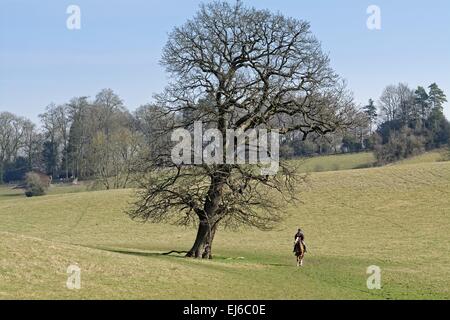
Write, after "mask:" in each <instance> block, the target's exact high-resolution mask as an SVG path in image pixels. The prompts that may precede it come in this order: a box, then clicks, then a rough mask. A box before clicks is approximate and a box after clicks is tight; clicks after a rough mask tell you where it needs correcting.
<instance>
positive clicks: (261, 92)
mask: <svg viewBox="0 0 450 320" xmlns="http://www.w3.org/2000/svg"><path fill="white" fill-rule="evenodd" d="M162 64H163V65H164V66H165V67H166V69H167V71H168V73H169V74H170V76H171V82H170V84H169V85H168V86H167V88H166V89H165V91H164V92H163V93H162V94H160V95H158V96H157V102H156V103H157V105H158V106H159V108H161V109H163V110H165V112H164V113H162V114H163V115H162V114H161V115H160V124H164V125H160V129H161V130H160V132H159V134H155V138H154V143H156V144H158V148H157V149H155V148H152V150H157V152H153V153H151V154H149V155H148V156H147V157H145V158H144V159H143V161H142V162H141V163H140V165H139V166H137V169H136V170H137V171H138V173H139V174H138V175H137V176H139V179H138V180H139V186H140V191H139V192H138V200H137V201H136V203H135V206H134V207H133V209H132V210H131V211H130V212H129V214H130V216H131V217H132V218H133V219H136V220H140V221H144V222H146V221H151V222H161V221H178V222H181V223H184V224H187V223H190V222H198V231H197V236H196V239H195V241H194V244H193V246H192V248H191V249H190V250H189V252H188V253H187V256H188V257H201V256H203V257H204V258H210V257H211V246H212V242H213V239H214V235H215V232H216V230H217V227H218V225H219V223H221V224H223V225H225V226H230V227H238V226H240V225H249V226H253V227H257V228H259V229H262V230H267V229H270V228H271V227H273V225H274V224H275V223H276V222H278V221H279V220H280V219H282V218H283V205H286V204H289V203H291V202H292V201H295V199H296V193H297V192H296V188H295V186H296V185H297V182H296V180H297V178H298V175H296V174H295V170H294V168H290V167H289V163H281V164H280V171H279V173H278V174H277V175H275V176H267V175H261V174H260V171H259V169H258V168H255V166H251V165H240V164H229V163H228V164H226V163H225V161H224V163H225V164H207V163H202V164H197V165H185V164H179V165H176V164H174V163H173V162H172V160H171V149H170V148H171V145H170V143H167V141H168V140H169V141H170V133H171V132H172V131H173V130H174V129H176V128H187V129H190V130H192V127H193V123H194V121H202V122H203V123H204V125H205V127H208V128H214V129H217V130H219V131H220V133H221V134H222V136H223V137H225V136H226V134H227V130H235V131H237V130H241V131H242V132H246V131H247V130H251V129H258V128H266V129H269V130H270V129H277V130H279V132H280V133H281V134H288V133H290V132H298V133H299V134H300V135H301V136H302V138H303V139H306V138H307V137H308V135H310V134H312V133H314V134H320V135H325V134H327V133H330V132H333V131H335V130H337V129H339V128H342V127H345V126H349V125H350V124H351V122H352V114H353V111H354V105H353V99H352V97H351V95H350V94H349V93H348V91H347V90H346V88H345V84H344V83H343V81H341V79H340V78H339V77H338V75H336V74H335V72H334V71H333V70H332V69H331V67H330V65H329V58H328V56H327V55H326V54H324V53H323V52H322V50H321V46H320V42H319V41H318V40H317V39H316V38H315V37H314V36H313V34H312V33H311V31H310V25H309V24H308V23H307V22H305V21H300V20H296V19H293V18H287V17H285V16H283V15H281V14H273V13H271V12H269V11H267V10H256V9H254V8H247V7H244V6H243V5H242V4H241V2H237V3H236V4H234V5H231V4H229V3H226V2H213V3H210V4H205V5H202V6H201V7H200V10H199V12H198V13H197V14H196V16H195V17H194V18H193V19H191V20H188V21H187V22H186V23H185V24H184V25H183V26H181V27H177V28H175V29H174V30H173V32H172V33H171V34H170V36H169V40H168V42H167V44H166V46H165V49H164V53H163V57H162ZM224 140H225V139H224ZM223 149H224V150H225V149H226V143H225V141H223ZM234 152H236V150H235V151H234ZM235 156H236V155H235ZM223 157H224V158H225V154H224V155H223ZM207 243H208V250H207V251H205V252H203V248H204V246H205V244H207Z"/></svg>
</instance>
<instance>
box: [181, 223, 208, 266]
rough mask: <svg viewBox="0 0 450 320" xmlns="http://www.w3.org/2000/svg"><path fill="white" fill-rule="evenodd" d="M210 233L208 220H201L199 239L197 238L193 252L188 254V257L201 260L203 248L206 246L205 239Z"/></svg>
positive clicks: (198, 232) (198, 231)
mask: <svg viewBox="0 0 450 320" xmlns="http://www.w3.org/2000/svg"><path fill="white" fill-rule="evenodd" d="M208 232H209V224H208V220H206V219H203V220H200V223H199V225H198V230H197V237H196V238H195V242H194V245H193V246H192V248H191V250H189V252H188V253H187V254H186V257H190V258H192V257H193V258H200V257H201V254H202V250H203V247H204V245H205V239H206V236H207V235H208Z"/></svg>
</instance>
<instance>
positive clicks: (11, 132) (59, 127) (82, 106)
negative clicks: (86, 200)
mask: <svg viewBox="0 0 450 320" xmlns="http://www.w3.org/2000/svg"><path fill="white" fill-rule="evenodd" d="M153 108H154V107H152V106H150V105H147V106H142V107H140V108H139V109H138V110H137V111H135V112H134V113H130V112H129V111H128V110H127V109H126V108H125V106H124V104H123V101H122V100H121V99H120V97H119V96H118V95H117V94H115V93H114V92H113V91H112V90H110V89H104V90H102V91H101V92H100V93H98V94H97V95H96V97H95V98H94V99H92V100H90V99H89V98H88V97H77V98H73V99H72V100H70V101H69V102H68V103H65V104H62V105H55V104H50V105H49V106H47V108H46V110H45V112H44V113H43V114H41V115H39V117H40V122H41V123H40V126H39V127H38V126H37V125H35V124H33V123H32V122H31V121H29V120H27V119H25V118H22V117H18V116H16V115H14V114H12V113H10V112H1V113H0V182H12V181H19V180H23V179H24V178H25V175H26V173H27V172H30V171H38V172H42V173H46V174H48V175H49V176H51V177H52V178H53V181H68V180H74V179H79V180H83V179H96V180H97V181H99V182H100V183H101V184H102V185H103V186H104V187H105V188H106V189H110V188H122V187H126V186H127V185H128V183H129V181H130V174H131V166H132V163H133V160H134V159H135V158H136V157H137V155H138V153H139V152H140V150H142V148H143V147H144V146H145V141H146V139H149V138H150V135H151V134H152V130H151V129H150V127H151V126H152V125H153V124H154V123H153V122H152V120H151V119H152V117H151V116H150V114H151V113H152V112H153Z"/></svg>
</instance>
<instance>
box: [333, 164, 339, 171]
mask: <svg viewBox="0 0 450 320" xmlns="http://www.w3.org/2000/svg"><path fill="white" fill-rule="evenodd" d="M331 169H332V170H333V171H339V170H340V169H341V166H340V165H339V163H333V165H332V166H331Z"/></svg>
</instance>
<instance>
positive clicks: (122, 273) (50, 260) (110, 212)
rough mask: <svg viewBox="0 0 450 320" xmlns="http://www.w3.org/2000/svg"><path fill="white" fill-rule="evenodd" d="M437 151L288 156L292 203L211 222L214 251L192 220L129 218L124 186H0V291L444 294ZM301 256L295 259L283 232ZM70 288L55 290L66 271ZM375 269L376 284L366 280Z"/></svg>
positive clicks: (447, 202) (446, 225) (447, 248)
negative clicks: (200, 247) (204, 247)
mask: <svg viewBox="0 0 450 320" xmlns="http://www.w3.org/2000/svg"><path fill="white" fill-rule="evenodd" d="M444 155H445V154H444V152H443V151H437V152H434V153H429V154H426V155H423V156H420V157H418V158H415V159H412V160H409V161H404V162H401V163H397V164H394V165H390V166H386V167H380V168H371V166H372V165H373V162H374V158H373V156H372V155H371V154H364V153H363V154H356V155H344V156H330V157H320V158H313V159H309V160H305V161H303V160H302V161H300V160H297V161H298V164H299V165H300V166H301V168H302V170H303V172H308V174H307V179H306V183H304V184H303V185H302V186H300V188H299V198H300V199H301V201H300V202H299V203H298V204H296V205H295V206H291V207H289V209H288V210H287V211H286V218H285V220H284V221H283V222H282V223H280V224H279V225H278V226H277V227H276V228H275V229H274V230H272V231H269V232H261V231H257V230H253V229H241V230H238V231H231V230H223V229H221V230H219V232H218V234H217V236H216V240H215V243H214V254H215V256H214V259H213V260H212V261H199V260H193V259H186V258H183V257H182V256H181V255H177V254H172V255H163V253H165V252H168V251H171V250H187V249H189V247H190V245H191V244H192V241H193V240H194V237H195V232H196V230H195V228H194V227H192V228H186V227H178V226H173V225H167V224H139V223H136V222H133V221H131V220H130V219H129V218H128V216H127V215H126V214H125V212H124V211H125V210H126V208H127V207H128V206H129V203H130V201H132V199H133V190H112V191H105V190H101V191H88V188H86V186H78V187H73V186H70V187H68V186H53V187H52V188H51V190H50V192H49V194H48V195H46V196H43V197H35V198H25V196H23V192H22V191H20V190H12V189H11V187H9V186H2V187H0V299H56V298H61V299H450V291H449V288H450V237H449V230H450V162H448V161H445V160H448V159H446V158H445V157H444ZM299 226H301V227H302V228H303V229H304V230H305V233H306V242H307V244H308V246H309V253H308V254H307V255H306V258H305V266H304V267H303V268H297V267H296V265H295V257H294V256H293V254H292V245H293V235H294V233H295V231H296V229H297V227H299ZM69 265H78V266H79V267H80V269H81V289H79V290H69V289H67V288H66V281H67V277H68V274H67V268H68V266H69ZM372 265H376V266H379V267H380V268H381V283H382V288H381V289H380V290H369V289H368V288H367V285H366V281H367V278H368V276H369V275H368V274H366V270H367V268H368V267H369V266H372Z"/></svg>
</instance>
